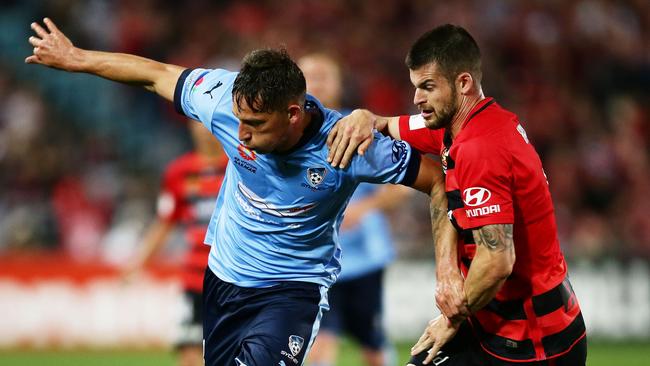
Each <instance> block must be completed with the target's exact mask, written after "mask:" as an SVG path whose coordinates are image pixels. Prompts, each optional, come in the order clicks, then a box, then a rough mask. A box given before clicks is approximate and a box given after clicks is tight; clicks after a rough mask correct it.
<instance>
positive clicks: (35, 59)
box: [25, 18, 79, 71]
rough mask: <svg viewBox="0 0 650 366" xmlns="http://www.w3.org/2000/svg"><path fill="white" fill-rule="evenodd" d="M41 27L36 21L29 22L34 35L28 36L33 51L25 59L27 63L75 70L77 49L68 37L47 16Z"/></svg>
mask: <svg viewBox="0 0 650 366" xmlns="http://www.w3.org/2000/svg"><path fill="white" fill-rule="evenodd" d="M43 23H44V24H45V27H46V28H47V29H46V28H43V27H42V26H41V25H40V24H38V23H37V22H34V23H32V24H31V28H32V30H34V33H36V35H35V36H31V37H29V43H30V44H31V45H32V46H34V51H33V52H34V53H33V54H32V55H31V56H29V57H27V58H26V59H25V62H26V63H28V64H41V65H45V66H49V67H53V68H57V69H62V70H66V71H75V66H76V65H77V63H78V62H77V61H78V51H79V49H78V48H76V47H75V46H74V45H73V44H72V42H71V41H70V40H69V39H68V37H66V36H65V34H63V33H62V32H61V31H60V30H59V28H57V26H56V25H55V24H54V22H52V20H50V19H49V18H45V19H43Z"/></svg>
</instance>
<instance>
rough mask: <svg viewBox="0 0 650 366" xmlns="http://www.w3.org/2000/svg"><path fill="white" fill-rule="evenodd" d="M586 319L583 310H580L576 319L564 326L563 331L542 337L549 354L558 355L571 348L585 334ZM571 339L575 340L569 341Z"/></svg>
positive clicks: (545, 349)
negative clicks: (583, 316)
mask: <svg viewBox="0 0 650 366" xmlns="http://www.w3.org/2000/svg"><path fill="white" fill-rule="evenodd" d="M585 332H586V329H585V321H584V319H583V318H582V312H580V313H579V314H578V315H577V316H576V317H575V319H573V321H572V322H571V324H569V326H567V327H566V328H564V329H563V330H562V331H561V332H558V333H555V334H551V335H549V336H546V337H544V338H542V345H543V346H544V352H545V353H546V354H547V355H557V354H560V353H563V352H565V351H567V350H569V349H570V348H571V346H573V344H574V343H575V342H576V341H577V340H579V339H580V338H582V336H583V335H584V334H585ZM567 340H571V341H573V342H567Z"/></svg>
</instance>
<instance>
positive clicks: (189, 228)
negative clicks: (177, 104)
mask: <svg viewBox="0 0 650 366" xmlns="http://www.w3.org/2000/svg"><path fill="white" fill-rule="evenodd" d="M188 124H189V129H190V132H191V135H192V141H193V142H194V150H193V151H191V152H188V153H186V154H184V155H182V156H180V157H178V158H177V159H175V160H174V161H172V162H171V163H170V164H169V165H168V166H167V169H166V170H165V173H164V178H163V184H162V189H161V192H160V195H159V197H158V205H157V211H158V217H157V218H156V220H155V221H154V222H153V223H152V224H151V225H150V226H149V228H148V229H147V232H146V234H145V236H144V238H143V240H142V242H143V247H142V250H141V251H140V252H139V255H137V256H136V257H135V258H134V260H133V261H131V262H130V263H129V264H128V265H127V266H126V268H125V271H124V276H125V278H126V279H130V278H132V277H133V276H134V275H135V274H137V273H139V272H140V271H141V270H142V269H143V268H144V266H145V265H146V264H147V262H148V261H149V260H150V259H151V258H152V257H153V256H154V255H155V254H156V253H157V252H159V251H160V249H161V248H162V247H163V245H164V244H165V243H166V242H167V240H168V238H169V236H170V234H171V233H172V232H173V231H174V229H176V228H180V229H181V230H182V231H183V234H184V235H183V238H184V239H185V244H186V253H185V258H184V261H183V270H182V282H183V291H184V294H183V295H184V298H183V300H184V301H183V302H184V312H183V317H182V319H181V326H180V335H179V337H178V339H177V340H176V343H175V348H176V349H177V350H178V353H179V359H178V364H179V365H180V366H198V365H203V352H202V351H203V349H202V348H203V347H202V340H203V323H202V322H203V316H202V315H203V314H202V312H203V305H202V301H203V297H202V292H203V276H204V274H205V268H206V266H207V265H208V255H209V254H210V246H209V245H206V244H204V243H203V240H204V239H205V233H206V231H207V229H208V223H209V222H210V217H211V215H212V210H213V209H214V205H215V201H216V199H217V195H218V194H219V190H220V189H221V182H222V181H223V178H224V174H225V170H226V165H227V164H228V158H227V157H226V155H225V154H224V152H223V149H222V148H221V145H220V144H219V142H218V141H217V140H216V139H215V138H214V136H212V134H211V133H210V132H209V131H208V130H206V129H205V128H203V126H201V125H200V124H199V123H196V122H195V121H191V120H188Z"/></svg>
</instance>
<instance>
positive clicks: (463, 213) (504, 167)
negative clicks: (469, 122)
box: [454, 139, 514, 229]
mask: <svg viewBox="0 0 650 366" xmlns="http://www.w3.org/2000/svg"><path fill="white" fill-rule="evenodd" d="M486 142H487V140H486V139H483V141H480V140H475V141H472V142H467V143H464V144H463V145H462V146H459V148H458V151H457V153H456V154H455V156H456V165H455V169H454V174H455V176H456V179H457V182H458V187H459V190H460V194H461V198H462V200H463V204H464V208H463V209H462V210H458V211H457V214H456V215H454V216H456V220H457V221H458V223H459V224H460V226H461V227H462V228H464V229H473V228H477V227H481V226H484V225H493V224H512V223H513V222H514V212H513V201H512V197H513V195H512V193H513V192H512V184H513V175H512V156H511V153H510V152H509V150H508V149H507V148H506V146H504V144H499V143H497V142H495V141H492V140H490V142H491V143H490V144H487V143H486Z"/></svg>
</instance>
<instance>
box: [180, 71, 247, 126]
mask: <svg viewBox="0 0 650 366" xmlns="http://www.w3.org/2000/svg"><path fill="white" fill-rule="evenodd" d="M236 76H237V73H235V72H230V71H227V70H223V69H214V70H209V69H187V70H185V71H183V73H182V74H181V76H180V77H179V78H178V81H177V82H176V89H175V91H174V107H175V108H176V111H177V112H178V113H180V114H183V115H185V116H187V117H190V118H192V119H196V120H199V121H201V122H202V123H203V124H204V125H206V126H208V128H209V126H210V125H211V123H212V116H213V114H214V112H215V109H217V107H219V106H220V105H223V103H221V101H222V99H223V98H224V97H227V98H229V99H231V98H232V84H233V83H234V81H235V77H236Z"/></svg>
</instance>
